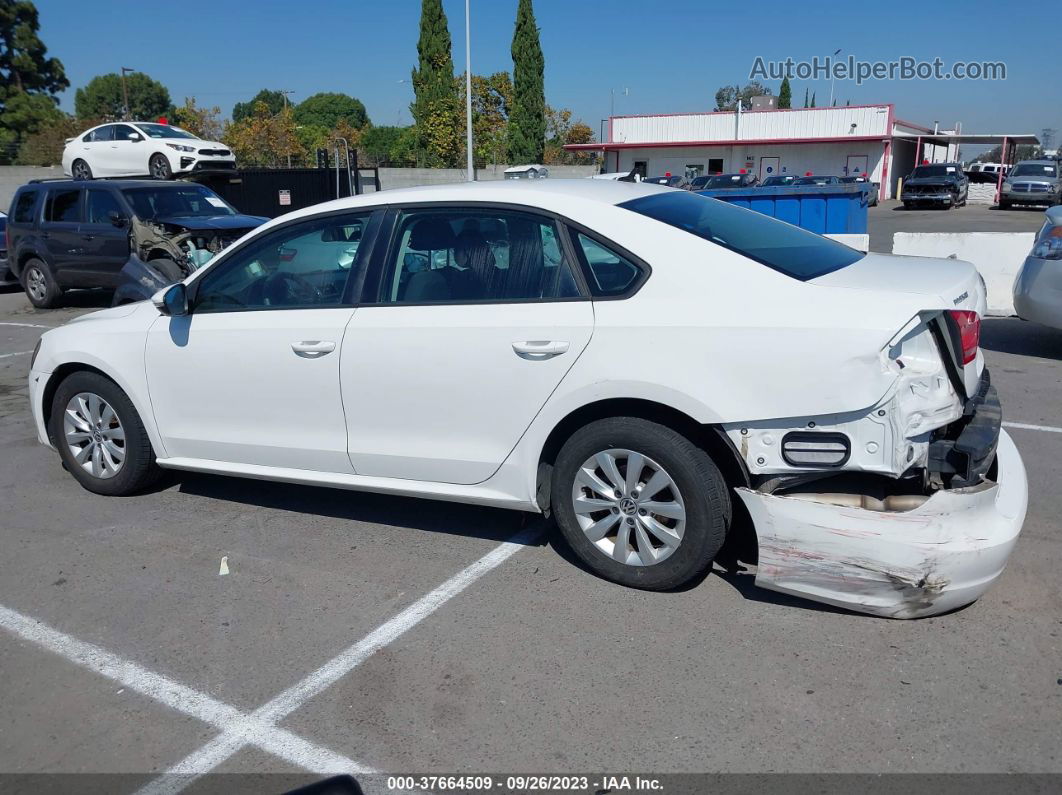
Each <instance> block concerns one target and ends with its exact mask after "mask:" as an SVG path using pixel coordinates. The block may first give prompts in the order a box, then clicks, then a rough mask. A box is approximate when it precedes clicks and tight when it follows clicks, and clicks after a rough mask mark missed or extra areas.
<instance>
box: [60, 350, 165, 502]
mask: <svg viewBox="0 0 1062 795" xmlns="http://www.w3.org/2000/svg"><path fill="white" fill-rule="evenodd" d="M48 427H49V431H50V435H51V437H52V439H53V440H54V441H55V444H56V447H58V448H59V456H60V457H61V458H62V460H63V466H64V467H65V468H66V470H67V471H68V472H70V474H71V475H73V476H74V479H75V480H77V482H78V483H80V484H81V485H82V486H83V487H84V488H85V489H87V490H89V491H91V492H93V493H95V494H103V495H106V496H109V497H125V496H128V495H130V494H135V493H136V492H138V491H141V490H143V489H144V488H146V487H147V486H150V485H151V484H152V483H154V482H155V481H156V480H158V479H159V477H160V475H161V474H162V470H161V469H159V467H158V465H157V464H156V463H155V452H154V450H152V449H151V440H150V439H149V438H148V435H147V431H146V430H144V423H143V422H142V421H141V420H140V415H139V414H137V411H136V409H135V408H134V407H133V403H132V401H131V400H129V397H128V396H127V395H126V394H125V392H123V391H122V390H121V388H120V387H119V386H118V385H117V384H116V383H114V382H113V381H111V380H110V379H109V378H107V377H105V376H103V375H101V374H99V373H94V372H89V371H84V370H83V371H81V372H77V373H73V374H72V375H70V376H68V377H67V378H66V379H64V380H63V382H62V383H61V384H59V388H58V389H57V390H56V392H55V397H54V399H53V401H52V410H51V417H50V420H49V426H48Z"/></svg>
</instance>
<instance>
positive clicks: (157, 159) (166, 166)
mask: <svg viewBox="0 0 1062 795" xmlns="http://www.w3.org/2000/svg"><path fill="white" fill-rule="evenodd" d="M148 173H149V174H151V176H152V177H153V178H154V179H173V169H172V168H170V161H169V160H167V159H166V155H159V154H155V155H152V156H151V159H150V160H149V161H148Z"/></svg>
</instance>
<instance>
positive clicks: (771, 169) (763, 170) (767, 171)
mask: <svg viewBox="0 0 1062 795" xmlns="http://www.w3.org/2000/svg"><path fill="white" fill-rule="evenodd" d="M780 164H781V158H778V157H761V158H760V182H763V181H764V180H765V179H767V177H774V176H777V174H778V173H779V171H778V169H779V168H780Z"/></svg>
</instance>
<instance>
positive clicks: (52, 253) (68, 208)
mask: <svg viewBox="0 0 1062 795" xmlns="http://www.w3.org/2000/svg"><path fill="white" fill-rule="evenodd" d="M83 194H84V191H83V190H81V189H80V188H51V189H49V190H48V195H47V196H46V197H45V200H44V208H43V210H42V213H41V231H40V237H41V240H42V241H43V243H44V248H45V250H46V252H47V255H48V264H49V265H50V266H51V269H52V273H53V275H54V276H55V278H56V281H58V282H59V284H60V285H62V286H64V287H77V286H80V273H81V259H80V258H81V255H82V252H83V249H84V246H83V245H82V240H81V232H80V230H79V227H80V225H81V212H82V199H83Z"/></svg>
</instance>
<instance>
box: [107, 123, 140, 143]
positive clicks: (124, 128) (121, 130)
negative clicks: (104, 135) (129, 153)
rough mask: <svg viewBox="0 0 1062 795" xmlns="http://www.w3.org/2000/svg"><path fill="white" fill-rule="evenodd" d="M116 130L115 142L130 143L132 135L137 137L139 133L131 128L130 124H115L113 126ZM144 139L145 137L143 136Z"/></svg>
mask: <svg viewBox="0 0 1062 795" xmlns="http://www.w3.org/2000/svg"><path fill="white" fill-rule="evenodd" d="M111 126H112V127H113V129H114V140H115V141H128V140H129V136H130V135H137V134H138V133H137V131H136V130H134V129H133V128H132V127H130V126H129V125H128V124H114V125H111ZM141 137H143V136H141Z"/></svg>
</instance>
